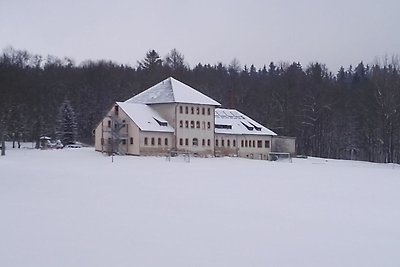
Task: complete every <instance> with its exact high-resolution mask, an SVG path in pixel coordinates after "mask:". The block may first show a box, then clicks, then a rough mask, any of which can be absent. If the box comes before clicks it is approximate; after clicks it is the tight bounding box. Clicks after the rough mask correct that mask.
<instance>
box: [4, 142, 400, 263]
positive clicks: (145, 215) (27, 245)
mask: <svg viewBox="0 0 400 267" xmlns="http://www.w3.org/2000/svg"><path fill="white" fill-rule="evenodd" d="M0 266H4V267H14V266H21V267H25V266H29V267H36V266H37V267H39V266H40V267H46V266H48V267H55V266H56V267H78V266H79V267H91V266H93V267H103V266H104V267H106V266H107V267H110V266H113V267H120V266H121V267H122V266H130V267H132V266H138V267H142V266H143V267H145V266H171V267H172V266H173V267H177V266H185V267H186V266H229V267H233V266H249V267H250V266H251V267H252V266H260V267H261V266H262V267H266V266H296V267H297V266H352V267H353V266H363V267H365V266H400V166H399V165H391V164H373V163H365V162H354V161H338V160H324V159H294V161H293V163H288V162H266V161H258V160H246V159H238V158H209V159H202V158H191V162H190V163H185V162H184V161H183V159H173V160H172V161H171V162H168V161H166V160H165V158H163V157H132V156H126V157H114V162H113V163H112V162H111V158H110V157H107V156H104V155H102V154H100V153H96V152H94V151H93V149H92V148H82V149H65V150H53V151H40V150H34V149H19V150H18V149H15V150H8V151H7V156H6V157H0Z"/></svg>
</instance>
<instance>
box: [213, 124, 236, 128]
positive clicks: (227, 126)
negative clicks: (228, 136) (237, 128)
mask: <svg viewBox="0 0 400 267" xmlns="http://www.w3.org/2000/svg"><path fill="white" fill-rule="evenodd" d="M215 128H216V129H232V125H227V124H215Z"/></svg>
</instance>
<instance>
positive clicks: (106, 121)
mask: <svg viewBox="0 0 400 267" xmlns="http://www.w3.org/2000/svg"><path fill="white" fill-rule="evenodd" d="M219 107H220V104H219V103H218V102H217V101H215V100H213V99H211V98H209V97H208V96H206V95H204V94H202V93H200V92H198V91H196V90H195V89H193V88H191V87H190V86H188V85H186V84H184V83H182V82H180V81H177V80H175V79H174V78H171V77H170V78H168V79H166V80H164V81H162V82H160V83H158V84H156V85H154V86H153V87H151V88H149V89H147V90H145V91H143V92H142V93H140V94H138V95H136V96H134V97H132V98H130V99H128V100H126V101H125V102H116V103H115V105H114V106H113V107H112V108H111V109H110V110H109V112H108V113H107V115H106V116H105V117H104V118H103V120H102V121H101V122H100V123H99V125H98V126H97V128H96V129H95V149H96V150H97V151H101V152H107V153H118V154H128V155H167V154H169V153H179V152H182V153H190V154H195V155H199V156H225V155H226V156H238V157H247V158H255V159H267V157H268V153H269V152H271V151H272V150H271V149H272V145H273V137H274V136H276V134H275V133H274V132H272V131H271V130H269V129H267V128H266V127H264V126H263V125H261V124H259V123H257V122H256V121H254V120H252V119H251V118H249V117H248V116H246V115H245V114H242V113H241V112H239V111H237V110H234V109H223V108H219Z"/></svg>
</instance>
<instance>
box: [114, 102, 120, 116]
mask: <svg viewBox="0 0 400 267" xmlns="http://www.w3.org/2000/svg"><path fill="white" fill-rule="evenodd" d="M118 111H119V108H118V106H117V105H116V106H115V107H114V112H115V116H118Z"/></svg>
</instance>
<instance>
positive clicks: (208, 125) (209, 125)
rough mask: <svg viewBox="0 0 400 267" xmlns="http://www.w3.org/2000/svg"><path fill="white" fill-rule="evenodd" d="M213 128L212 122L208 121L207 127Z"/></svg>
mask: <svg viewBox="0 0 400 267" xmlns="http://www.w3.org/2000/svg"><path fill="white" fill-rule="evenodd" d="M210 128H211V123H210V122H209V121H208V122H207V129H210Z"/></svg>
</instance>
